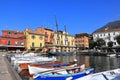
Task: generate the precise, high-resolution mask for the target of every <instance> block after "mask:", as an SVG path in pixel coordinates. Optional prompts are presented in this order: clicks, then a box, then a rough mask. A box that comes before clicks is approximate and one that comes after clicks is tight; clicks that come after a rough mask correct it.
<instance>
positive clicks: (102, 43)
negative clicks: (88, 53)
mask: <svg viewBox="0 0 120 80" xmlns="http://www.w3.org/2000/svg"><path fill="white" fill-rule="evenodd" d="M96 43H97V47H102V46H104V45H105V41H104V40H103V39H102V38H98V39H97V40H96Z"/></svg>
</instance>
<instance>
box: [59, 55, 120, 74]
mask: <svg viewBox="0 0 120 80" xmlns="http://www.w3.org/2000/svg"><path fill="white" fill-rule="evenodd" d="M74 58H76V59H77V60H78V65H81V64H85V65H86V67H87V68H90V67H91V68H95V72H101V71H105V70H111V69H116V68H119V67H120V59H119V58H116V57H104V56H83V55H76V57H75V56H57V59H58V60H60V61H62V62H68V61H73V59H74Z"/></svg>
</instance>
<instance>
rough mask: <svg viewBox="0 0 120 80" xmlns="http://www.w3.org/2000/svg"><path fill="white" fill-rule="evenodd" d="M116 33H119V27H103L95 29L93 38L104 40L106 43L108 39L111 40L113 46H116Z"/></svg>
mask: <svg viewBox="0 0 120 80" xmlns="http://www.w3.org/2000/svg"><path fill="white" fill-rule="evenodd" d="M117 35H120V28H105V29H102V30H97V31H95V32H94V33H93V40H94V41H96V40H97V39H98V38H102V39H103V40H105V42H106V45H105V46H108V45H107V43H108V42H109V41H112V42H113V47H115V46H118V43H117V41H116V39H115V37H116V36H117Z"/></svg>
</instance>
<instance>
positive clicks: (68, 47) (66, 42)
mask: <svg viewBox="0 0 120 80" xmlns="http://www.w3.org/2000/svg"><path fill="white" fill-rule="evenodd" d="M53 46H54V47H53V52H72V51H74V49H75V38H74V36H72V35H69V34H68V33H67V32H63V31H58V32H54V45H53Z"/></svg>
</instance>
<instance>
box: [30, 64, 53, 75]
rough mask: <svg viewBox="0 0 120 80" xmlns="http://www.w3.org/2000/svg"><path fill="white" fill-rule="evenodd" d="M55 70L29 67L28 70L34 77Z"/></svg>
mask: <svg viewBox="0 0 120 80" xmlns="http://www.w3.org/2000/svg"><path fill="white" fill-rule="evenodd" d="M53 69H54V68H42V67H36V66H30V65H28V70H29V74H30V75H33V74H35V73H38V72H44V71H48V70H53Z"/></svg>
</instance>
